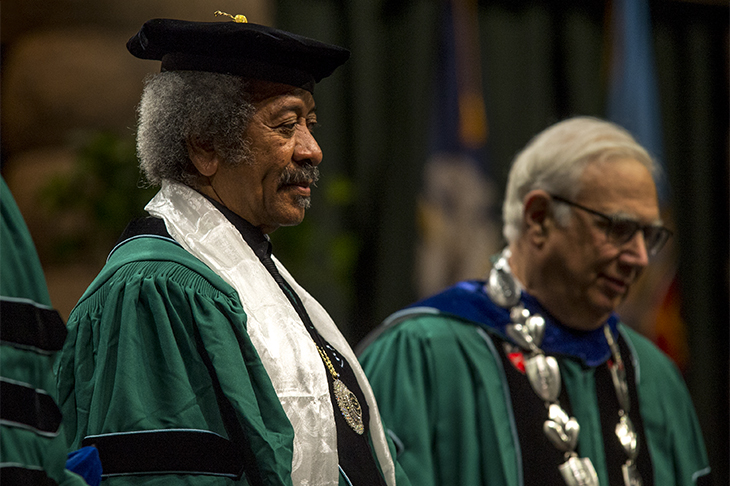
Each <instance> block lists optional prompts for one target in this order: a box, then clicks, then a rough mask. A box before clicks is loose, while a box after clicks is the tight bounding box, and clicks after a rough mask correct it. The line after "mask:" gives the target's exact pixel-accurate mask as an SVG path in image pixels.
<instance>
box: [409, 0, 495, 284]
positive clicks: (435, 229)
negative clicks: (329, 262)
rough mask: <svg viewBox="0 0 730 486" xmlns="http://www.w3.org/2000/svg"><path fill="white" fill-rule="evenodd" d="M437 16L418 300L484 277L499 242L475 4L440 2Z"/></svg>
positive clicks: (421, 204) (421, 205) (420, 216)
mask: <svg viewBox="0 0 730 486" xmlns="http://www.w3.org/2000/svg"><path fill="white" fill-rule="evenodd" d="M442 6H443V14H442V15H441V16H439V23H440V24H439V26H438V28H439V51H438V52H439V58H438V60H437V63H436V65H435V69H434V76H435V77H434V96H433V98H434V100H433V103H432V106H433V108H434V111H433V114H432V120H431V137H430V140H431V147H430V156H429V158H428V160H427V161H426V162H425V164H424V168H423V188H422V191H421V194H420V197H419V200H418V211H419V214H418V222H419V231H420V233H419V241H418V245H417V248H416V252H417V262H416V269H417V285H418V293H419V295H420V296H421V297H424V296H427V295H430V294H432V293H434V292H436V291H439V290H441V289H443V288H445V287H448V286H450V285H452V284H454V283H456V282H457V281H460V280H465V279H470V278H482V277H484V276H485V275H486V272H487V271H488V270H489V266H490V262H489V256H490V255H491V254H493V253H496V252H497V251H498V250H499V245H500V241H501V237H500V228H499V217H498V212H497V211H495V201H494V199H495V194H496V192H497V191H495V189H494V186H493V183H492V181H491V180H490V178H489V175H488V171H487V165H486V144H487V118H486V114H485V108H484V99H483V95H482V77H481V62H480V59H479V58H480V56H479V35H478V21H477V2H476V0H445V1H444V3H443V5H442Z"/></svg>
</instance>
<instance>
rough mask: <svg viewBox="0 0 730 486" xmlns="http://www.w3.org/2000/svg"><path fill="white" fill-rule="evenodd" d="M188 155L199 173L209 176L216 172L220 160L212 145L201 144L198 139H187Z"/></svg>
mask: <svg viewBox="0 0 730 486" xmlns="http://www.w3.org/2000/svg"><path fill="white" fill-rule="evenodd" d="M187 145H188V157H190V161H191V162H192V163H193V165H194V166H195V168H196V169H198V172H200V175H202V176H205V177H211V176H213V175H215V173H216V172H218V168H219V164H220V161H219V159H218V153H217V152H216V151H215V150H214V149H213V147H209V146H207V144H203V143H201V142H200V140H199V139H190V140H188V144H187Z"/></svg>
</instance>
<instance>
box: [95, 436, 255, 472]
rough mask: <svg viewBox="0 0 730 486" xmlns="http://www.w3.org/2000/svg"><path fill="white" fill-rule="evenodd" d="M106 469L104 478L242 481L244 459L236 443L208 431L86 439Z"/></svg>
mask: <svg viewBox="0 0 730 486" xmlns="http://www.w3.org/2000/svg"><path fill="white" fill-rule="evenodd" d="M81 445H82V446H94V447H96V448H97V449H98V450H99V458H100V459H101V463H102V465H103V467H104V472H103V474H102V477H109V476H120V475H135V474H175V473H178V474H202V475H215V476H225V477H230V478H239V477H240V476H241V475H242V473H243V462H242V460H241V456H240V454H239V453H238V451H237V450H236V448H235V447H234V445H233V443H232V442H231V441H229V440H227V439H226V438H224V437H222V436H220V435H218V434H215V433H212V432H209V431H205V430H179V429H169V430H150V431H136V432H122V433H113V434H100V435H93V436H88V437H86V438H85V439H84V440H83V441H82V443H81Z"/></svg>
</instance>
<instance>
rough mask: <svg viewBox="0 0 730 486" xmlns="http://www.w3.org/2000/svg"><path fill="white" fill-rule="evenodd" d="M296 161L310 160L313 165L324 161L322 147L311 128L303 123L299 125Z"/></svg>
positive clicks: (295, 149)
mask: <svg viewBox="0 0 730 486" xmlns="http://www.w3.org/2000/svg"><path fill="white" fill-rule="evenodd" d="M294 161H295V162H297V163H299V164H304V163H306V162H309V163H311V164H312V165H313V166H317V165H319V164H320V162H322V149H321V148H320V147H319V144H318V143H317V140H315V138H314V135H312V132H311V131H309V128H307V127H306V126H303V125H297V135H296V145H295V146H294Z"/></svg>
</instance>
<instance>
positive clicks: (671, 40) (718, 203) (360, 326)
mask: <svg viewBox="0 0 730 486" xmlns="http://www.w3.org/2000/svg"><path fill="white" fill-rule="evenodd" d="M651 10H652V20H653V24H654V32H653V36H654V42H655V52H656V61H657V71H658V77H659V84H660V86H659V91H660V100H661V109H662V116H663V131H664V141H665V164H666V166H667V170H668V176H669V181H670V183H671V186H672V191H673V198H672V207H673V210H674V214H675V227H676V230H677V231H676V238H677V242H678V245H679V281H680V287H681V292H682V313H683V317H684V319H685V321H686V323H687V326H688V335H689V340H690V342H689V348H690V362H689V366H688V368H687V370H686V374H685V378H686V380H687V383H688V386H689V388H690V391H691V393H692V395H693V397H694V399H695V402H696V407H697V411H698V414H699V416H700V421H701V423H702V426H703V430H704V433H705V440H706V442H707V446H708V450H709V452H710V456H711V457H710V459H711V464H712V467H713V469H714V477H715V478H716V479H718V480H719V481H720V483H722V481H724V479H726V478H727V477H728V465H727V458H728V407H729V405H730V402H729V399H728V367H729V365H730V362H729V361H728V345H729V339H728V327H730V322H729V317H728V315H729V314H728V310H729V309H728V301H729V296H730V291H729V289H728V229H729V228H730V223H729V219H728V204H729V199H728V131H729V126H728V116H729V114H728V40H729V39H728V21H729V20H730V18H729V14H728V7H727V4H725V5H721V3H720V2H717V3H715V4H714V5H711V4H703V3H702V2H681V1H668V0H662V1H659V0H656V1H653V2H652V3H651ZM605 12H606V4H605V2H604V1H585V0H583V1H575V0H573V1H531V2H527V1H521V0H501V1H497V0H495V1H481V2H480V3H479V28H480V38H481V45H480V49H481V54H482V65H483V83H484V96H485V103H486V110H487V118H488V123H489V141H488V148H489V162H488V163H489V166H490V170H491V172H492V175H493V177H494V178H495V180H496V182H497V184H498V186H499V187H500V188H502V187H504V182H505V179H506V174H507V171H508V169H509V164H510V162H511V160H512V157H513V156H514V155H515V153H516V152H517V151H518V150H519V149H521V148H522V147H523V146H524V145H525V144H526V143H527V142H528V140H529V139H530V138H531V137H532V136H533V135H535V134H536V133H537V132H539V131H540V130H542V129H543V128H545V127H547V126H548V125H550V124H552V123H554V122H556V121H558V120H560V119H562V118H565V117H568V116H571V115H594V116H599V117H603V116H604V115H605V108H606V107H605V99H606V83H605V68H606V66H605V62H604V47H605V41H606V39H605V35H604V22H605V15H606V14H605ZM439 14H440V1H439V0H419V1H402V0H347V1H345V0H308V1H301V0H279V1H278V2H277V15H276V24H277V26H279V27H281V28H284V29H289V30H292V31H294V32H297V33H300V34H303V35H309V36H312V37H315V38H317V39H321V40H325V41H329V42H333V43H337V44H340V45H344V46H347V47H348V48H349V49H350V50H351V51H352V57H351V59H350V61H349V62H348V63H347V64H346V65H345V67H344V68H343V69H340V70H339V71H338V72H337V73H336V74H335V76H333V77H331V78H329V79H327V80H325V81H324V82H322V83H321V84H320V85H318V87H317V90H316V92H315V95H316V100H317V104H318V116H319V119H320V122H321V123H320V124H321V126H322V128H321V130H320V131H319V132H318V140H319V141H320V143H321V145H322V148H323V150H324V154H325V157H324V163H323V165H322V170H323V180H322V182H321V183H320V188H319V190H318V191H317V193H316V194H315V196H314V207H313V209H312V210H310V212H309V213H308V215H307V218H306V220H305V223H304V224H303V225H302V226H300V227H297V228H292V229H284V230H280V231H278V232H276V233H275V234H274V235H273V236H274V243H275V245H277V248H278V249H280V250H284V251H283V252H281V258H282V259H283V260H285V263H287V264H288V265H289V266H290V267H292V273H294V275H295V276H297V278H298V279H299V281H300V282H301V283H302V284H303V285H304V287H305V288H307V289H308V290H310V292H311V293H312V294H313V295H314V296H315V297H317V298H318V299H319V300H320V301H321V302H322V304H323V305H324V306H325V308H327V309H328V311H330V313H331V314H332V315H333V317H334V319H335V321H336V322H338V324H339V325H340V327H341V328H342V330H343V332H344V333H345V335H346V336H347V337H348V339H349V340H350V342H351V343H352V344H353V345H354V344H355V343H357V342H358V341H359V340H360V339H361V338H362V337H363V336H364V335H365V334H366V333H367V332H368V331H369V330H370V329H372V328H373V327H374V326H376V325H377V324H378V323H379V322H380V321H381V320H382V319H383V318H384V317H386V316H387V315H388V314H390V313H391V312H394V311H396V310H398V309H399V308H401V307H403V306H404V305H407V304H409V303H411V302H412V301H413V300H414V298H415V290H414V284H413V277H412V276H413V274H414V272H413V270H414V255H413V248H414V243H415V239H416V234H417V233H416V228H417V221H416V202H415V201H416V196H417V194H418V191H419V188H420V183H421V168H422V166H423V163H424V161H425V160H426V158H427V155H428V147H429V140H428V137H429V116H430V114H431V105H432V104H433V103H434V102H435V100H434V94H433V92H432V85H433V84H432V82H433V72H434V62H435V60H436V59H437V58H438V56H437V54H438V53H437V43H436V40H437V27H438V22H439V20H440V16H439Z"/></svg>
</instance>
